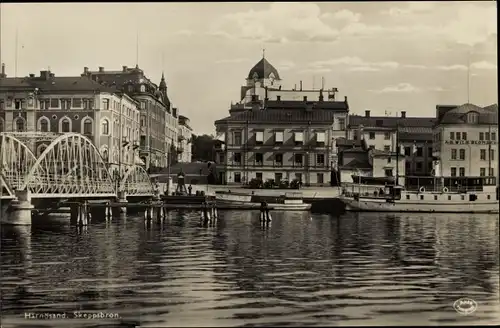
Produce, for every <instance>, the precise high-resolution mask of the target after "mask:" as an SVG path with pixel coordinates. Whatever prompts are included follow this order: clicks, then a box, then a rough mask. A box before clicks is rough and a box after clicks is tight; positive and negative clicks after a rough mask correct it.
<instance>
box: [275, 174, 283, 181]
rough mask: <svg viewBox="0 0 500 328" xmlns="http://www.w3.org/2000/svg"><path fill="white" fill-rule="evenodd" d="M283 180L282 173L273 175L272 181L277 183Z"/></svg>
mask: <svg viewBox="0 0 500 328" xmlns="http://www.w3.org/2000/svg"><path fill="white" fill-rule="evenodd" d="M281 179H283V173H274V181H275V182H277V183H279V182H280V181H281Z"/></svg>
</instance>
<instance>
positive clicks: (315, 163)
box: [215, 58, 349, 185]
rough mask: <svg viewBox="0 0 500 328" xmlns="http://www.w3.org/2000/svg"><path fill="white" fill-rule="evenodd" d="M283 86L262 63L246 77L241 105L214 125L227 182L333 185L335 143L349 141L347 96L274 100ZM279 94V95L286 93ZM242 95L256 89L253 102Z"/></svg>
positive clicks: (222, 178) (222, 175)
mask: <svg viewBox="0 0 500 328" xmlns="http://www.w3.org/2000/svg"><path fill="white" fill-rule="evenodd" d="M280 81H281V80H280V79H279V73H278V71H277V70H276V69H275V68H274V67H273V66H272V65H271V64H270V63H269V62H268V61H267V60H266V59H264V58H263V59H262V60H261V61H259V62H258V63H257V65H255V66H254V67H253V68H252V69H251V70H250V72H249V74H248V78H247V85H246V86H245V87H243V89H242V97H241V98H242V101H241V102H239V103H238V104H235V105H231V108H230V110H229V113H230V116H228V117H226V118H223V119H220V120H217V121H216V122H215V125H216V130H217V133H218V135H219V138H220V139H223V140H224V144H225V147H224V148H223V149H222V148H221V149H218V152H217V156H216V161H217V163H219V164H222V165H221V166H223V169H222V170H219V169H218V173H219V180H220V181H222V182H223V183H245V182H249V181H250V180H251V179H259V180H262V181H265V180H267V179H274V180H275V181H277V182H279V181H281V180H285V179H286V180H288V181H291V180H294V179H297V180H300V181H302V182H303V183H304V184H305V185H323V184H325V185H326V184H329V183H331V181H332V180H333V179H332V176H335V174H332V171H333V170H335V169H336V166H337V161H338V159H337V148H336V147H335V139H336V138H339V137H345V136H346V119H347V115H348V112H349V105H348V103H347V97H346V98H345V100H344V101H335V100H334V99H333V97H330V98H329V99H324V96H323V91H322V90H319V91H317V98H316V99H314V98H313V99H311V98H308V96H307V95H304V96H303V97H302V99H301V100H283V99H282V98H281V96H280V95H279V94H277V95H276V98H275V99H273V100H271V99H270V98H269V92H270V89H271V87H273V88H274V87H276V86H277V85H281V82H280ZM278 82H279V83H278ZM258 86H264V88H260V90H263V94H262V95H260V94H258V93H257V92H255V91H256V90H258V89H259V88H258ZM280 89H281V87H280V86H278V89H277V90H276V91H282V92H283V91H284V90H280ZM243 90H247V91H248V90H253V91H251V92H252V93H251V100H250V101H247V100H246V93H245V92H243ZM298 92H300V91H298Z"/></svg>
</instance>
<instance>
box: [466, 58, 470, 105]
mask: <svg viewBox="0 0 500 328" xmlns="http://www.w3.org/2000/svg"><path fill="white" fill-rule="evenodd" d="M467 103H468V104H469V103H470V52H469V53H468V54H467Z"/></svg>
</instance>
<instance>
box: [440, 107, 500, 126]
mask: <svg viewBox="0 0 500 328" xmlns="http://www.w3.org/2000/svg"><path fill="white" fill-rule="evenodd" d="M470 112H475V113H477V114H478V121H477V124H498V105H497V104H493V105H489V106H486V107H484V108H483V107H479V106H477V105H474V104H470V103H466V104H463V105H460V106H457V107H455V108H451V109H447V110H446V111H445V112H444V113H443V114H442V116H441V118H440V120H439V122H437V124H464V123H467V114H468V113H470Z"/></svg>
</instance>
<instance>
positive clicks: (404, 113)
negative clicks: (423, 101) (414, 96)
mask: <svg viewBox="0 0 500 328" xmlns="http://www.w3.org/2000/svg"><path fill="white" fill-rule="evenodd" d="M401 117H402V118H406V111H404V110H403V111H401Z"/></svg>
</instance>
